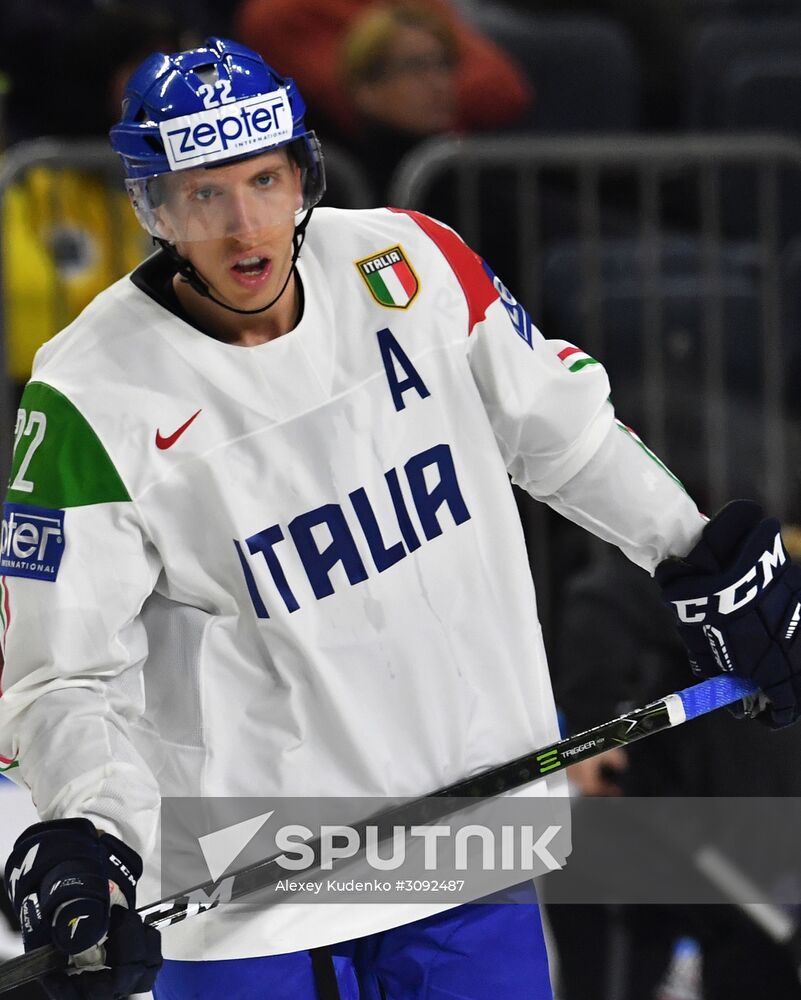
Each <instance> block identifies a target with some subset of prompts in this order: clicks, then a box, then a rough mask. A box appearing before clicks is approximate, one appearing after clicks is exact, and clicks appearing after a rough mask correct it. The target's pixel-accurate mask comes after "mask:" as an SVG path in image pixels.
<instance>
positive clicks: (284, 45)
mask: <svg viewBox="0 0 801 1000" xmlns="http://www.w3.org/2000/svg"><path fill="white" fill-rule="evenodd" d="M378 2H379V0H243V2H242V4H241V5H240V7H239V10H238V11H237V14H236V18H235V22H234V33H235V37H236V38H238V39H239V41H241V42H243V43H244V44H245V45H249V46H250V47H251V48H253V49H256V51H257V52H259V53H260V54H261V55H262V56H263V57H264V59H265V60H266V61H267V62H268V63H269V64H270V65H271V66H274V67H275V69H276V70H278V72H279V73H281V74H282V75H285V76H290V77H292V78H293V79H294V80H295V82H296V83H297V85H298V89H299V90H300V92H301V94H302V95H303V96H304V98H305V99H306V101H307V102H308V103H309V104H310V105H311V107H312V108H313V109H316V110H318V111H319V112H320V113H322V114H324V115H326V117H328V118H329V119H330V120H331V121H332V122H334V123H336V124H338V125H340V126H341V127H342V128H344V129H347V130H349V131H350V130H352V129H353V126H354V117H353V112H352V110H351V108H350V103H349V101H348V98H347V96H346V94H345V92H344V90H343V88H342V85H341V83H340V81H339V77H338V65H339V46H340V44H341V41H342V38H343V36H344V32H345V29H346V28H347V26H348V24H349V23H350V22H351V21H352V20H353V18H355V17H356V16H358V15H359V14H361V13H362V12H363V11H365V10H367V9H368V8H369V7H372V6H377V4H378ZM384 2H386V0H384ZM425 4H426V6H429V7H431V8H432V10H434V11H435V12H436V13H437V14H438V15H439V16H440V17H442V18H443V19H444V20H445V21H447V23H448V24H449V25H450V27H451V29H452V30H453V32H454V33H455V35H456V38H457V41H458V45H459V54H460V64H459V107H460V111H459V121H458V127H459V129H460V130H461V131H479V130H481V129H488V128H492V127H494V126H497V125H504V124H506V123H509V122H513V121H514V120H515V119H516V118H517V117H518V116H519V115H520V114H522V112H523V111H525V109H526V108H527V107H528V105H529V103H530V101H531V97H532V95H531V88H530V87H529V85H528V83H527V82H526V79H525V77H524V76H523V74H522V73H521V71H520V70H519V69H518V68H517V67H516V66H515V64H514V63H513V61H512V60H511V59H510V58H509V56H507V55H505V54H504V53H503V52H502V51H501V50H500V49H499V48H498V47H497V46H496V45H494V44H493V43H492V42H490V41H489V39H487V38H485V37H483V36H482V35H481V34H479V33H478V32H477V31H476V30H475V29H473V28H472V27H471V26H470V25H468V24H467V23H466V22H465V21H464V19H463V18H461V17H460V16H459V15H458V14H457V13H456V11H454V9H453V8H452V7H451V5H450V3H448V0H425ZM311 124H312V125H313V124H314V123H313V122H312V123H311Z"/></svg>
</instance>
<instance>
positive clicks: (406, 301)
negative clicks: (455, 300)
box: [355, 245, 420, 309]
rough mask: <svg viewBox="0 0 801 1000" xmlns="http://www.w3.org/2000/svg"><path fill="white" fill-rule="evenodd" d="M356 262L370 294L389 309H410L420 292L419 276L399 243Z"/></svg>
mask: <svg viewBox="0 0 801 1000" xmlns="http://www.w3.org/2000/svg"><path fill="white" fill-rule="evenodd" d="M355 264H356V267H357V268H358V269H359V274H360V275H361V276H362V278H364V282H365V284H366V285H367V287H368V288H369V289H370V294H371V295H372V296H373V298H374V299H375V300H376V302H377V303H378V304H379V305H380V306H386V307H387V309H407V308H408V307H409V306H410V305H411V304H412V302H413V301H414V299H415V296H416V295H417V293H418V292H419V291H420V279H419V278H418V277H417V275H416V274H415V272H414V269H413V267H412V265H411V264H410V263H409V260H408V258H407V257H406V254H405V253H404V251H403V247H401V246H399V245H398V246H394V247H388V248H387V249H386V250H381V251H379V252H378V253H374V254H371V255H370V256H369V257H363V258H362V259H361V260H357V261H355Z"/></svg>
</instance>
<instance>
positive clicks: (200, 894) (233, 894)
mask: <svg viewBox="0 0 801 1000" xmlns="http://www.w3.org/2000/svg"><path fill="white" fill-rule="evenodd" d="M756 692H757V689H756V687H755V686H754V685H753V684H752V683H751V682H750V681H746V680H743V679H741V678H737V677H732V676H727V675H721V676H720V677H713V678H710V679H709V680H706V681H703V682H702V683H700V684H695V685H693V686H692V687H689V688H685V689H684V690H683V691H678V692H676V693H675V694H669V695H667V696H666V697H664V698H660V699H659V700H658V701H654V702H652V703H651V704H650V705H646V706H644V707H643V708H637V709H634V710H633V711H631V712H628V713H627V714H626V715H622V716H620V717H619V718H617V719H612V720H611V721H609V722H604V723H602V724H601V725H600V726H595V727H594V728H592V729H587V730H585V731H584V732H581V733H576V734H575V735H573V736H568V737H567V738H566V739H563V740H559V741H557V742H556V743H551V744H550V745H549V746H545V747H540V748H539V749H537V750H532V751H531V752H530V753H526V754H523V756H521V757H517V758H515V759H514V760H511V761H509V762H508V763H506V764H500V765H499V766H498V767H493V768H490V769H489V770H487V771H484V772H482V773H481V774H477V775H474V776H472V777H470V778H465V779H463V780H462V781H457V782H456V783H455V784H453V785H447V786H446V787H445V788H440V789H438V790H437V791H435V792H432V793H431V794H430V795H427V796H425V797H424V798H421V799H415V800H414V801H412V802H405V803H403V804H401V805H399V806H395V807H393V808H391V809H388V810H386V811H384V812H382V813H380V814H379V815H377V816H373V817H371V818H370V819H367V820H364V821H363V822H362V823H360V824H356V829H359V828H360V827H363V826H367V825H368V824H376V823H379V824H381V825H382V826H383V825H388V827H389V829H391V825H392V823H394V822H398V821H399V820H401V819H402V820H403V821H404V822H405V823H407V824H408V823H409V822H410V820H411V821H413V822H415V823H429V822H431V821H432V820H435V819H441V818H443V817H444V816H447V815H448V814H449V813H450V812H453V811H454V806H453V805H452V804H451V803H450V802H449V801H448V800H449V799H453V798H490V797H492V796H494V795H500V794H502V793H504V792H508V791H511V790H512V789H513V788H519V787H521V786H522V785H527V784H530V783H531V782H533V781H537V780H538V779H539V778H542V777H544V776H545V775H547V774H551V773H553V772H554V771H558V770H561V769H562V768H565V767H568V766H569V765H570V764H575V763H577V762H578V761H581V760H587V759H588V758H589V757H595V756H596V755H597V754H600V753H603V752H604V751H605V750H609V749H611V748H612V747H618V746H627V745H628V744H629V743H634V742H635V741H636V740H640V739H642V738H643V737H645V736H650V735H651V734H652V733H659V732H662V731H664V730H665V729H672V728H674V727H676V726H679V725H681V724H682V723H683V722H687V721H689V720H690V719H695V718H697V717H698V716H700V715H705V714H706V713H707V712H712V711H714V710H715V709H717V708H722V707H723V706H724V705H730V704H732V703H733V702H735V701H738V700H740V699H741V698H746V697H748V696H749V695H753V694H756ZM319 846H320V841H319V840H315V841H311V842H309V847H311V848H312V849H314V853H315V856H316V857H317V856H319V854H318V849H319ZM279 858H283V855H276V856H274V857H271V858H267V859H266V860H264V861H260V862H258V863H257V864H254V865H250V866H249V867H247V868H242V869H240V870H239V871H236V872H233V873H231V874H230V875H226V876H224V877H223V878H222V879H217V880H216V881H215V880H211V881H209V882H205V883H203V884H202V885H196V886H193V887H192V888H191V889H187V890H186V891H185V892H183V893H181V895H179V896H173V897H170V898H168V899H162V900H159V901H158V902H156V903H149V904H147V905H146V906H142V907H140V908H139V909H138V910H137V912H138V913H139V914H140V916H141V917H142V919H143V920H144V921H145V923H147V924H150V925H151V926H152V927H167V926H169V925H170V924H175V923H178V922H179V921H180V920H185V919H186V918H187V917H189V916H194V915H195V914H196V913H202V912H203V911H204V910H209V909H212V907H214V906H217V905H218V903H219V902H220V901H221V900H220V898H219V889H220V886H221V885H222V884H223V883H226V893H225V901H226V902H233V901H235V900H237V899H241V898H243V897H244V896H248V895H250V894H252V893H254V892H258V891H259V890H263V889H267V888H269V887H270V886H273V885H275V884H276V882H278V881H279V879H281V878H284V877H285V876H286V871H285V869H284V868H282V867H281V866H280V865H279V864H278V863H277V862H278V860H279ZM199 900H202V901H199ZM66 966H67V956H66V955H65V954H64V953H63V952H61V951H58V950H57V949H56V948H55V947H53V946H52V945H45V946H43V947H41V948H37V949H36V950H34V951H30V952H28V953H27V954H25V955H20V956H19V957H18V958H14V959H11V961H9V962H5V963H4V964H3V965H0V993H5V992H6V991H8V990H10V989H13V988H15V987H18V986H23V985H24V984H25V983H29V982H32V981H33V980H35V979H40V978H41V977H42V976H45V975H48V974H49V973H53V972H58V971H61V970H63V969H65V968H66Z"/></svg>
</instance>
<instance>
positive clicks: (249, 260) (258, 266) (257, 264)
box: [234, 257, 270, 277]
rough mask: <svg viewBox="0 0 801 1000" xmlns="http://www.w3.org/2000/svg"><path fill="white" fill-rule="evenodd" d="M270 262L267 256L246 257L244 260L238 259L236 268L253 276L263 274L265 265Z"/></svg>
mask: <svg viewBox="0 0 801 1000" xmlns="http://www.w3.org/2000/svg"><path fill="white" fill-rule="evenodd" d="M269 263H270V261H269V258H267V257H245V258H243V259H242V260H238V261H237V262H236V264H234V270H235V271H238V272H239V273H240V274H247V275H249V276H251V277H255V276H256V275H258V274H261V273H262V271H263V270H264V269H265V267H266V266H267V265H268V264H269Z"/></svg>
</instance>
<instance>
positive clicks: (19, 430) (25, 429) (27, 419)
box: [11, 410, 47, 493]
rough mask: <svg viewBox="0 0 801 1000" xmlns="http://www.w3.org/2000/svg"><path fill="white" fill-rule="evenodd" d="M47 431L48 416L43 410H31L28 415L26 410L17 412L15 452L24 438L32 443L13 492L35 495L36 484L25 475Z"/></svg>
mask: <svg viewBox="0 0 801 1000" xmlns="http://www.w3.org/2000/svg"><path fill="white" fill-rule="evenodd" d="M46 430H47V416H46V415H45V414H44V413H42V412H41V410H31V412H30V413H27V412H26V411H25V410H17V424H16V427H15V428H14V451H16V450H17V448H18V447H19V445H20V442H21V441H22V439H23V438H24V437H25V438H31V441H30V444H29V445H28V448H27V450H26V452H25V455H24V456H23V459H22V461H21V462H20V463H19V468H18V469H17V474H16V476H14V482H13V483H12V484H11V489H12V490H19V491H20V492H21V493H33V486H34V484H33V482H32V481H31V480H30V479H26V478H25V473H26V472H27V471H28V466H29V465H30V464H31V460H32V459H33V456H34V454H35V453H36V449H37V448H38V447H39V445H40V444H41V443H42V441H43V440H44V436H45V431H46Z"/></svg>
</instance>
